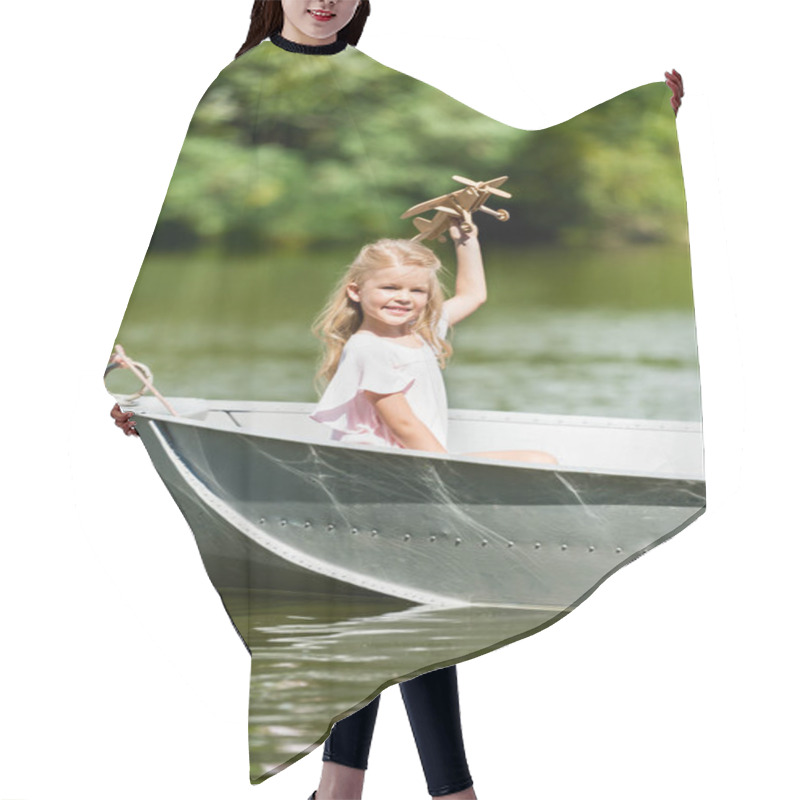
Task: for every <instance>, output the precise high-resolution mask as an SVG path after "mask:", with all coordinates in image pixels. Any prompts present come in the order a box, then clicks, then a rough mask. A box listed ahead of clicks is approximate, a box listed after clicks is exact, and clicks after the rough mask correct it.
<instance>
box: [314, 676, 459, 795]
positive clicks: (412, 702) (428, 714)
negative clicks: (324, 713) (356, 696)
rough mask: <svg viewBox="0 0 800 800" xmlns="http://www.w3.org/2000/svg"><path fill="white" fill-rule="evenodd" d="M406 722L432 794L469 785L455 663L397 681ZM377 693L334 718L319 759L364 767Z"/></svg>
mask: <svg viewBox="0 0 800 800" xmlns="http://www.w3.org/2000/svg"><path fill="white" fill-rule="evenodd" d="M400 691H401V693H402V695H403V702H404V703H405V705H406V713H407V714H408V721H409V722H410V723H411V730H412V731H413V733H414V740H415V741H416V743H417V752H418V753H419V759H420V761H421V762H422V769H423V771H424V772H425V780H426V781H427V784H428V792H429V793H430V794H431V796H432V797H438V796H440V795H443V794H451V793H452V792H460V791H462V790H464V789H468V788H469V787H470V786H472V778H471V777H470V774H469V767H468V766H467V757H466V754H465V753H464V740H463V738H462V735H461V715H460V711H459V706H458V682H457V680H456V668H455V667H446V668H445V669H437V670H434V671H433V672H426V673H425V674H424V675H420V676H419V677H418V678H414V679H412V680H410V681H404V682H403V683H401V684H400ZM380 699H381V698H380V695H379V696H378V697H376V698H375V699H374V700H373V701H372V702H371V703H369V705H366V706H364V708H362V709H361V710H360V711H356V713H355V714H351V715H350V716H349V717H345V719H343V720H341V721H339V722H337V723H336V724H335V725H334V726H333V729H332V730H331V735H330V736H329V737H328V740H327V741H326V742H325V749H324V751H323V754H322V760H323V761H333V762H335V763H336V764H343V765H344V766H346V767H354V768H355V769H366V768H367V760H368V758H369V748H370V745H371V744H372V732H373V731H374V730H375V718H376V717H377V715H378V702H379V700H380Z"/></svg>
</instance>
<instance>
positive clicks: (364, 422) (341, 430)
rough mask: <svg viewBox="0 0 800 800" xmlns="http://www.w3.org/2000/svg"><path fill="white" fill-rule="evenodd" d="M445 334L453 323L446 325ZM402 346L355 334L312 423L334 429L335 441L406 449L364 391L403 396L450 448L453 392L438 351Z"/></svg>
mask: <svg viewBox="0 0 800 800" xmlns="http://www.w3.org/2000/svg"><path fill="white" fill-rule="evenodd" d="M442 328H443V329H444V330H446V329H447V324H446V322H444V323H443V324H442ZM418 339H419V342H420V345H421V346H420V347H409V346H407V345H403V344H398V343H397V342H394V341H393V340H392V339H390V338H386V337H382V336H377V335H375V334H374V333H370V332H369V331H359V332H358V333H355V334H353V335H352V336H351V337H350V339H349V340H348V341H347V344H345V346H344V349H343V350H342V355H341V358H340V360H339V366H338V368H337V370H336V373H335V374H334V376H333V378H332V379H331V382H330V383H329V384H328V387H327V389H326V390H325V393H324V394H323V395H322V398H321V399H320V401H319V403H318V404H317V407H316V408H315V409H314V411H313V413H312V414H311V418H312V419H314V420H316V421H317V422H322V423H324V424H325V425H328V426H329V427H331V428H333V434H332V436H331V438H332V439H333V441H337V442H346V443H348V444H366V445H382V446H384V447H386V446H389V447H402V446H403V445H402V444H401V443H400V442H399V441H398V440H397V439H396V438H395V437H394V436H393V435H392V432H391V431H390V430H389V428H388V427H387V426H386V425H385V424H384V422H383V421H382V420H381V418H380V417H379V416H378V414H377V412H376V411H375V406H373V404H372V403H370V402H369V400H367V398H366V397H365V396H364V392H375V393H376V394H395V393H396V392H403V394H405V396H406V399H407V400H408V404H409V406H410V407H411V410H412V411H413V412H414V413H415V414H416V415H417V417H418V418H419V419H420V420H421V421H422V422H423V423H424V424H425V425H427V427H428V428H429V429H430V431H431V433H433V435H434V436H435V437H436V438H437V439H438V440H439V442H440V443H441V445H442V447H445V448H446V447H447V393H446V391H445V387H444V380H443V378H442V370H441V368H440V367H439V363H438V361H437V358H436V354H435V353H434V351H433V348H432V347H431V346H430V345H429V344H428V343H427V342H426V341H425V340H424V339H422V337H418Z"/></svg>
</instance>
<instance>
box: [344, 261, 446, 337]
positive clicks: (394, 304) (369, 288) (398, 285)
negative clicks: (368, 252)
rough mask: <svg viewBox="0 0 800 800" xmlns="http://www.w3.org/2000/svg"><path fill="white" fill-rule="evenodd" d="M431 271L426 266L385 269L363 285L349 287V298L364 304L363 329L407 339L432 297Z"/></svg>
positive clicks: (375, 272)
mask: <svg viewBox="0 0 800 800" xmlns="http://www.w3.org/2000/svg"><path fill="white" fill-rule="evenodd" d="M431 275H432V273H431V270H429V269H426V268H425V267H405V266H398V267H384V268H383V269H378V270H375V271H374V272H372V274H371V275H370V276H369V277H368V278H366V279H365V280H364V282H363V284H362V285H361V286H358V284H355V283H349V284H348V285H347V296H348V297H349V298H350V299H351V300H353V301H354V302H356V303H359V304H360V305H361V311H362V313H363V315H364V320H363V323H362V326H361V327H362V328H363V329H366V330H369V331H372V332H373V333H376V334H378V335H381V336H405V335H406V334H407V333H409V332H410V329H411V325H412V324H413V323H414V322H415V321H416V320H417V318H418V317H419V315H420V314H421V313H422V312H423V310H424V309H425V306H426V305H427V304H428V299H429V298H430V291H431Z"/></svg>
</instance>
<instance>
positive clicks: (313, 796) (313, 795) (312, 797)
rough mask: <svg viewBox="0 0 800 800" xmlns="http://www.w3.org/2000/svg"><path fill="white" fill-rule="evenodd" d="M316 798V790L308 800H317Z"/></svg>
mask: <svg viewBox="0 0 800 800" xmlns="http://www.w3.org/2000/svg"><path fill="white" fill-rule="evenodd" d="M316 796H317V792H316V790H315V791H314V794H312V795H311V797H309V798H308V800H314V798H315V797H316Z"/></svg>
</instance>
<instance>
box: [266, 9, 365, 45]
mask: <svg viewBox="0 0 800 800" xmlns="http://www.w3.org/2000/svg"><path fill="white" fill-rule="evenodd" d="M358 3H359V0H281V6H282V8H283V30H282V31H281V35H282V36H283V37H284V38H286V39H288V40H289V41H290V42H296V43H297V44H307V45H321V44H333V42H335V41H336V35H337V34H338V33H339V31H340V30H341V29H342V28H344V26H345V25H347V23H348V22H350V20H351V19H352V18H353V15H354V14H355V13H356V8H357V7H358Z"/></svg>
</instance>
